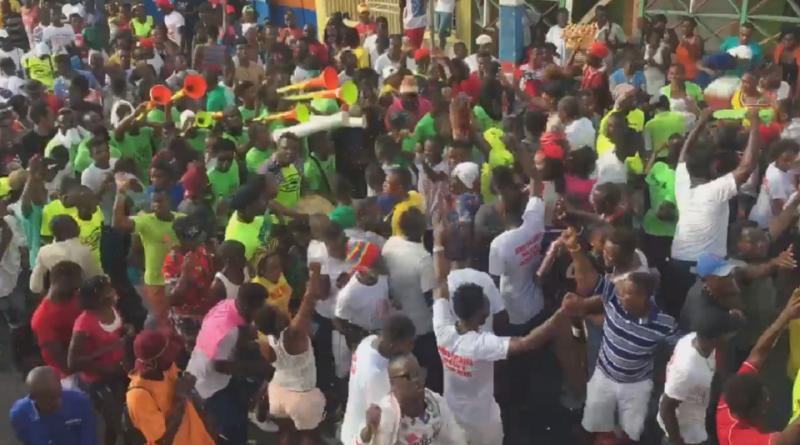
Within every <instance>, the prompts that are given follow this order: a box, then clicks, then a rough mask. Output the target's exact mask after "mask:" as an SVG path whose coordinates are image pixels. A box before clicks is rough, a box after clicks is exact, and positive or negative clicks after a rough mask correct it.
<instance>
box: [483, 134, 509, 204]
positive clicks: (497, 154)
mask: <svg viewBox="0 0 800 445" xmlns="http://www.w3.org/2000/svg"><path fill="white" fill-rule="evenodd" d="M503 165H507V166H513V165H514V155H513V154H511V152H510V151H508V150H507V149H506V148H505V147H501V146H496V147H493V148H492V150H491V151H489V160H488V162H486V163H485V164H483V167H482V168H481V196H483V202H484V203H492V202H494V200H495V196H494V195H493V194H492V190H491V183H492V170H494V169H495V168H497V167H500V166H503Z"/></svg>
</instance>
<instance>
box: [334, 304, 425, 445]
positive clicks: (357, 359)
mask: <svg viewBox="0 0 800 445" xmlns="http://www.w3.org/2000/svg"><path fill="white" fill-rule="evenodd" d="M413 348H414V324H413V323H412V322H411V320H409V318H408V317H406V316H403V315H399V314H396V315H392V316H391V317H389V318H387V319H386V321H385V323H384V324H383V331H381V333H380V334H379V335H371V336H369V337H367V338H365V339H364V340H362V341H361V343H360V344H359V345H358V347H357V348H356V350H355V352H354V353H353V359H352V364H351V366H350V382H349V387H348V396H347V408H346V409H345V413H344V420H343V421H342V428H341V434H340V436H339V440H341V441H342V443H343V444H344V445H356V444H357V443H358V439H357V436H358V435H359V434H360V432H361V429H362V428H364V426H365V425H366V424H367V418H366V413H367V409H369V407H370V405H378V404H379V403H380V401H381V399H383V398H384V397H385V396H387V395H388V394H389V392H391V386H390V383H389V374H388V372H387V368H388V366H389V359H390V358H391V357H396V356H399V355H408V354H411V350H412V349H413Z"/></svg>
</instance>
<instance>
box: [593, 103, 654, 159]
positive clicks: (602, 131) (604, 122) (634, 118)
mask: <svg viewBox="0 0 800 445" xmlns="http://www.w3.org/2000/svg"><path fill="white" fill-rule="evenodd" d="M613 113H616V110H611V111H609V112H608V114H606V115H605V116H603V119H601V120H600V127H599V128H598V130H597V156H598V157H599V156H602V155H603V153H605V152H607V151H608V150H610V149H612V148H614V144H613V143H612V142H611V139H609V138H607V137H606V127H607V126H608V117H609V116H611V115H612V114H613ZM627 118H628V126H629V127H631V128H633V129H634V130H636V131H638V132H641V131H642V130H644V111H642V110H640V109H638V108H637V109H635V110H633V111H631V112H630V113H628V116H627ZM626 161H627V164H628V165H629V166H630V168H631V169H632V170H633V171H634V172H636V173H642V172H643V171H644V165H642V160H641V158H639V153H636V155H635V156H631V157H630V158H628V159H626Z"/></svg>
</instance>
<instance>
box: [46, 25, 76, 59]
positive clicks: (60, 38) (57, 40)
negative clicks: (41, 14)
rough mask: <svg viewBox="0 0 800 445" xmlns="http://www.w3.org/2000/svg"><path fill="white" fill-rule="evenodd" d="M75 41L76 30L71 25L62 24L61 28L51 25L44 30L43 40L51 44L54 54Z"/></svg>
mask: <svg viewBox="0 0 800 445" xmlns="http://www.w3.org/2000/svg"><path fill="white" fill-rule="evenodd" d="M73 41H75V30H74V29H72V26H71V25H67V24H62V25H61V27H59V28H56V27H55V26H53V25H50V26H48V27H46V28H45V29H44V31H43V32H42V42H44V43H46V44H47V45H48V46H50V52H51V53H52V54H58V53H60V52H62V50H64V47H66V46H67V45H68V44H70V43H72V42H73Z"/></svg>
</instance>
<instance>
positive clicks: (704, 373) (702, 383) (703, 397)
mask: <svg viewBox="0 0 800 445" xmlns="http://www.w3.org/2000/svg"><path fill="white" fill-rule="evenodd" d="M696 337H697V334H695V333H691V334H689V335H687V336H685V337H683V338H682V339H680V340H679V341H678V344H677V345H675V350H674V351H673V352H672V358H671V359H670V361H669V364H668V365H667V382H666V384H665V385H664V394H666V395H667V396H669V397H670V398H672V399H675V400H680V401H681V404H680V405H679V406H678V412H677V417H678V425H679V426H680V430H681V437H682V438H683V441H684V442H685V443H687V444H699V443H704V442H705V441H706V439H708V434H707V433H706V407H707V406H708V399H709V395H710V393H711V379H712V378H713V377H714V370H715V369H716V366H717V363H716V359H715V357H714V352H712V353H711V355H710V356H709V357H703V356H702V355H700V353H699V352H698V351H697V349H695V347H694V346H693V345H692V341H694V339H695V338H696ZM662 397H663V396H662ZM658 424H659V425H661V429H664V421H663V420H662V419H661V412H660V411H659V413H658Z"/></svg>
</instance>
